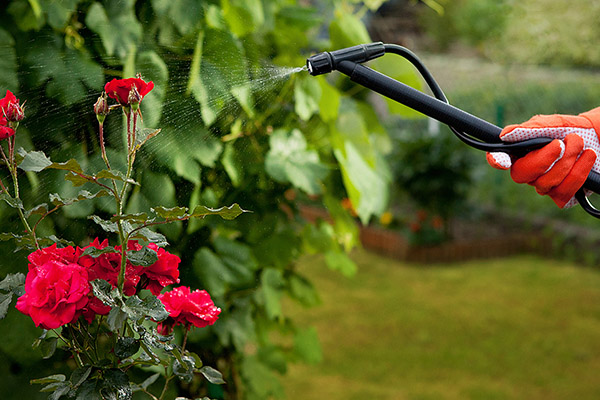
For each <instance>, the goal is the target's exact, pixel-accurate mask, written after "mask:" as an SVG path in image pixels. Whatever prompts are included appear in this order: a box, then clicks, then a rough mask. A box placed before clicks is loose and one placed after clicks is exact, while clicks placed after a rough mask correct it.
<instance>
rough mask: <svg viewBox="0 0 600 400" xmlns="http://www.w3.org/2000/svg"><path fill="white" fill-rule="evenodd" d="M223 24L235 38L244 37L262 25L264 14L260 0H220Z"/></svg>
mask: <svg viewBox="0 0 600 400" xmlns="http://www.w3.org/2000/svg"><path fill="white" fill-rule="evenodd" d="M221 7H222V9H223V16H224V18H225V22H227V25H228V26H229V29H231V32H233V34H234V35H236V36H237V37H242V36H246V35H248V34H250V33H252V32H254V31H256V30H257V29H259V28H260V27H262V26H263V24H264V20H265V17H264V12H263V6H262V2H261V1H260V0H222V1H221Z"/></svg>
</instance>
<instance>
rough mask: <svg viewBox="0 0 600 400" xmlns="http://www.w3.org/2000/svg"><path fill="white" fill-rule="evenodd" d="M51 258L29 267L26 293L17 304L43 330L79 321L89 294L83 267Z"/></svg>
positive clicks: (86, 276) (85, 272)
mask: <svg viewBox="0 0 600 400" xmlns="http://www.w3.org/2000/svg"><path fill="white" fill-rule="evenodd" d="M50 258H51V257H50ZM50 258H48V259H47V260H46V261H45V262H44V263H43V264H41V265H39V266H34V265H30V266H29V268H30V269H29V272H28V273H27V277H26V278H25V294H24V295H23V296H21V297H19V299H18V300H17V305H16V307H17V309H18V310H19V311H21V312H22V313H23V314H25V315H29V316H30V317H31V319H32V320H33V322H34V323H35V325H36V326H39V327H42V328H44V329H56V328H58V327H60V326H62V325H65V324H68V323H70V322H73V321H75V320H76V319H77V318H79V315H81V313H82V312H83V310H84V308H85V307H86V305H87V304H88V301H89V297H88V294H89V292H90V284H89V282H88V274H87V271H86V269H85V268H83V267H82V266H81V265H78V264H75V263H70V262H63V261H59V260H57V259H50ZM58 258H60V256H59V257H58Z"/></svg>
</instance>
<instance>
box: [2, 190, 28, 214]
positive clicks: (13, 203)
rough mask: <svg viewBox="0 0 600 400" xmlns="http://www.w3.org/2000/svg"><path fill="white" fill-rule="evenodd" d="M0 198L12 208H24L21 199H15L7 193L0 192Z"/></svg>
mask: <svg viewBox="0 0 600 400" xmlns="http://www.w3.org/2000/svg"><path fill="white" fill-rule="evenodd" d="M0 200H4V201H5V202H6V204H8V205H9V206H11V207H12V208H17V209H21V210H23V209H24V207H23V202H22V201H21V199H15V198H14V197H12V196H11V195H9V194H6V193H0Z"/></svg>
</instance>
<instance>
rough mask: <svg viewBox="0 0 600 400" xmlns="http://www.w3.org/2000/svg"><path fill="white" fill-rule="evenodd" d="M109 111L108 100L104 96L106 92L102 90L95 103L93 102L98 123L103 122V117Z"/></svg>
mask: <svg viewBox="0 0 600 400" xmlns="http://www.w3.org/2000/svg"><path fill="white" fill-rule="evenodd" d="M109 112H110V108H109V107H108V100H107V97H106V92H102V94H101V95H100V97H98V100H96V103H95V104H94V113H95V114H96V118H97V119H98V122H99V123H101V124H102V123H104V118H106V116H107V115H108V113H109Z"/></svg>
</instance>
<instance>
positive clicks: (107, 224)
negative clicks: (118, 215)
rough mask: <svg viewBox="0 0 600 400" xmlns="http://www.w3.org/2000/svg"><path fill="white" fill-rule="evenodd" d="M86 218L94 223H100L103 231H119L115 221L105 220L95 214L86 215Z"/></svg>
mask: <svg viewBox="0 0 600 400" xmlns="http://www.w3.org/2000/svg"><path fill="white" fill-rule="evenodd" d="M88 219H91V220H92V221H94V222H95V223H97V224H98V225H100V227H101V228H102V229H104V231H105V232H111V233H118V232H119V227H118V225H117V224H116V223H115V222H111V221H106V220H104V219H102V218H100V217H99V216H97V215H90V216H89V217H88Z"/></svg>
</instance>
